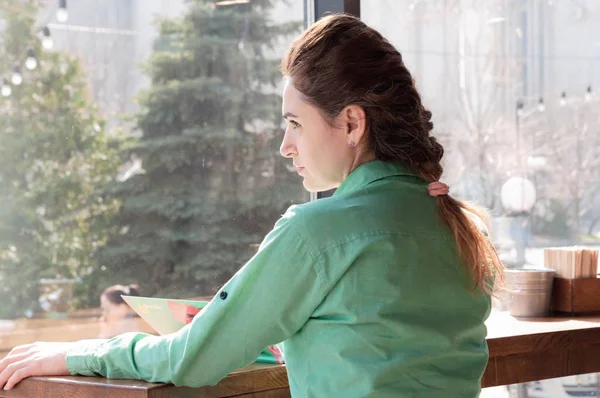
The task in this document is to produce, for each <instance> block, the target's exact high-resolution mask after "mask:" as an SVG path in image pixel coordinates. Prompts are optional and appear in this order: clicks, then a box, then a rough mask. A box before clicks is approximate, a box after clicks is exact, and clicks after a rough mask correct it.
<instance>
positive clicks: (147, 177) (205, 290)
mask: <svg viewBox="0 0 600 398" xmlns="http://www.w3.org/2000/svg"><path fill="white" fill-rule="evenodd" d="M58 3H59V2H58V1H56V2H54V1H52V2H38V1H34V0H23V1H17V2H14V1H0V21H1V22H0V84H1V87H0V89H1V94H2V95H1V96H0V182H1V185H0V186H1V187H2V189H1V190H0V302H2V305H1V306H0V356H2V354H3V353H5V352H6V351H7V350H9V349H10V348H11V347H12V346H14V345H17V344H23V343H28V342H31V341H34V340H47V341H48V340H49V341H59V340H75V339H81V338H90V337H96V336H98V335H99V333H100V329H101V325H100V324H99V323H98V317H99V316H100V315H102V314H103V313H102V310H101V309H100V295H101V293H102V292H103V291H104V289H105V288H107V287H109V286H111V285H115V284H121V285H129V284H137V285H138V287H139V289H138V290H139V291H140V292H141V293H140V294H143V295H148V296H157V297H173V298H185V297H201V296H210V295H212V294H213V293H214V292H215V290H216V289H217V288H218V287H220V286H221V284H222V283H223V282H224V281H226V280H227V279H228V278H229V277H230V276H231V275H232V274H233V273H235V272H236V271H237V269H238V268H239V267H240V266H241V265H243V264H244V262H245V261H246V260H248V259H249V258H250V257H251V256H252V254H253V253H254V252H255V251H256V249H257V246H258V244H259V243H260V242H261V239H262V238H263V236H264V235H265V234H266V233H267V232H268V231H269V230H270V229H271V227H272V226H273V224H274V222H275V221H276V220H277V218H278V217H279V216H280V215H281V214H282V213H283V212H284V211H285V210H286V208H287V207H289V206H290V205H291V204H293V203H301V202H304V201H306V200H307V199H308V194H307V193H306V191H305V190H304V188H303V187H302V183H301V180H300V179H299V178H298V176H297V174H296V173H295V171H294V170H291V169H290V168H289V167H290V166H291V162H290V161H289V160H285V159H283V158H282V157H281V156H280V154H279V144H280V141H281V138H282V136H283V128H282V126H283V120H282V118H281V98H280V92H281V89H282V84H281V76H280V73H279V59H280V57H281V56H282V54H283V51H284V50H285V49H286V47H287V46H288V45H289V43H290V42H291V40H292V39H293V38H294V37H295V36H296V35H297V34H298V33H299V32H300V31H301V29H302V28H303V24H304V4H303V1H301V0H293V1H274V0H273V1H272V0H251V1H249V0H227V1H225V0H222V1H210V0H193V1H184V0H171V1H168V2H167V1H158V0H144V1H133V0H79V1H70V2H68V8H66V9H60V10H57V8H58ZM132 292H134V291H133V290H132ZM125 293H127V291H125ZM102 307H103V308H104V318H106V317H110V316H112V315H115V314H117V315H115V316H119V317H127V313H126V311H124V310H123V307H119V306H118V305H116V306H113V307H111V306H110V305H109V304H107V303H103V305H102ZM119 311H121V312H123V313H121V312H119ZM111 314H112V315H111ZM134 323H135V322H134ZM64 324H69V325H70V326H71V328H69V329H68V331H67V332H65V329H62V328H58V327H59V326H62V325H64ZM129 326H131V327H138V326H140V325H138V324H137V323H136V324H135V325H133V324H131V325H129ZM129 326H127V325H126V326H125V327H124V328H125V329H126V328H127V327H129ZM140 327H143V325H142V326H140ZM121 331H124V330H121V329H119V330H118V332H121Z"/></svg>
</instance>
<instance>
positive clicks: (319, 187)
mask: <svg viewBox="0 0 600 398" xmlns="http://www.w3.org/2000/svg"><path fill="white" fill-rule="evenodd" d="M302 185H303V186H304V189H306V190H307V191H308V192H314V193H317V192H325V191H329V190H330V189H334V188H335V187H333V186H329V185H326V184H316V183H315V182H314V181H311V180H310V179H309V178H307V177H304V178H303V180H302Z"/></svg>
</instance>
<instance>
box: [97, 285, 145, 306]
mask: <svg viewBox="0 0 600 398" xmlns="http://www.w3.org/2000/svg"><path fill="white" fill-rule="evenodd" d="M121 295H125V296H139V295H140V290H139V287H138V285H135V284H131V285H128V286H125V285H114V286H110V287H107V288H106V289H104V291H103V292H102V296H104V297H106V299H107V300H108V301H109V302H110V303H112V304H115V305H119V304H126V303H125V300H123V297H121Z"/></svg>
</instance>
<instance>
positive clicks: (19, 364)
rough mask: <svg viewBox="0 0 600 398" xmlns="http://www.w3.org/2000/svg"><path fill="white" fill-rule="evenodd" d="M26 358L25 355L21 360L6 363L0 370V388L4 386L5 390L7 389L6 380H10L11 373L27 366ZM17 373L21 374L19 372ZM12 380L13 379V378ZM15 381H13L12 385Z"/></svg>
mask: <svg viewBox="0 0 600 398" xmlns="http://www.w3.org/2000/svg"><path fill="white" fill-rule="evenodd" d="M27 362H28V361H27V358H26V357H25V358H24V359H21V360H17V361H15V362H12V363H10V364H8V365H7V366H6V367H5V368H4V369H3V370H2V372H0V388H1V387H4V389H5V390H8V389H9V388H8V383H7V382H8V380H10V379H11V378H12V377H13V375H14V374H15V373H17V372H18V371H19V370H21V369H24V368H25V367H27ZM19 374H22V372H21V373H19ZM13 380H14V379H13ZM15 383H16V382H13V385H14V384H15Z"/></svg>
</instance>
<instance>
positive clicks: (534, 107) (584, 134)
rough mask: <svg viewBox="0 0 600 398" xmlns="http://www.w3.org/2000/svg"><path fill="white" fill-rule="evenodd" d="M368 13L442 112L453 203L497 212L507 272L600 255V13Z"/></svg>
mask: <svg viewBox="0 0 600 398" xmlns="http://www.w3.org/2000/svg"><path fill="white" fill-rule="evenodd" d="M361 6H362V8H361V15H362V18H363V20H364V21H365V22H366V23H368V24H370V25H371V26H374V27H375V28H377V29H378V30H380V31H381V33H382V34H383V35H384V36H386V37H387V38H389V39H390V41H391V42H392V43H393V44H394V45H396V46H397V48H398V49H399V50H400V52H401V53H402V54H403V57H404V61H405V63H406V65H407V66H408V68H409V69H410V71H411V72H412V73H413V76H414V78H415V80H416V84H417V86H418V88H419V89H420V92H421V95H422V96H423V98H424V102H425V104H426V106H427V107H429V108H430V110H431V111H432V112H433V122H434V124H435V128H434V131H433V133H434V134H435V135H436V136H437V137H439V138H440V139H441V140H442V142H443V143H444V144H445V149H446V152H445V154H446V156H445V177H444V178H445V180H446V181H447V182H448V183H449V184H450V186H451V190H452V192H453V194H455V195H456V196H458V197H459V198H463V199H469V200H473V201H476V202H477V203H479V204H480V205H483V206H486V207H487V208H489V209H491V210H492V211H493V215H494V219H493V224H492V225H493V228H492V229H493V235H492V236H493V239H494V240H495V242H496V244H497V246H498V249H499V250H500V253H501V256H502V258H503V259H504V260H505V261H506V263H507V264H508V265H509V266H516V267H518V266H522V265H523V264H525V263H528V264H534V265H541V264H542V260H543V256H542V255H541V253H540V252H539V251H535V250H531V249H529V248H531V247H540V246H552V245H558V244H560V245H564V244H576V243H583V244H588V245H592V246H595V247H598V246H599V236H600V222H599V220H600V218H599V217H600V202H599V200H598V197H599V195H598V192H597V191H598V189H600V167H599V166H600V164H599V162H600V160H599V159H600V156H598V154H599V153H598V151H599V149H598V148H600V134H598V130H599V128H600V114H599V113H598V112H596V111H595V109H598V107H599V106H600V102H599V101H600V95H599V94H598V92H599V90H600V67H599V63H598V62H599V61H598V54H599V50H600V42H599V41H598V37H600V10H599V9H598V4H597V2H596V1H594V0H582V1H577V2H572V1H552V0H522V1H506V0H493V1H456V0H399V1H396V0H380V1H369V0H365V1H363V2H362V3H361ZM511 178H523V179H526V180H528V181H529V182H531V184H529V183H528V182H526V183H525V184H519V183H517V184H513V185H510V184H509V185H508V186H506V189H505V191H504V195H503V194H502V189H503V187H505V184H506V183H507V181H509V180H510V179H511ZM513 181H515V180H513ZM517 181H522V180H517ZM523 187H526V189H523ZM523 192H524V193H523ZM526 248H527V249H526Z"/></svg>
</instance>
